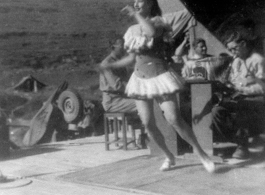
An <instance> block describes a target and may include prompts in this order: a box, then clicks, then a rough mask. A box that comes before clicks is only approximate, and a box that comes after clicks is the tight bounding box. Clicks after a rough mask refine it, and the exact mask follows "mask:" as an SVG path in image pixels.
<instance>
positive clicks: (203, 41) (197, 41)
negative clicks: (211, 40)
mask: <svg viewBox="0 0 265 195" xmlns="http://www.w3.org/2000/svg"><path fill="white" fill-rule="evenodd" d="M199 43H203V44H205V45H206V41H205V40H204V39H202V38H197V39H195V40H194V41H193V43H192V46H193V47H194V48H195V47H197V45H198V44H199Z"/></svg>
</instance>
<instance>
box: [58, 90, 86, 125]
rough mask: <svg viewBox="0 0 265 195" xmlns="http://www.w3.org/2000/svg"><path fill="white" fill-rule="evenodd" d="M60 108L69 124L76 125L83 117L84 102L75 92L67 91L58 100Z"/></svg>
mask: <svg viewBox="0 0 265 195" xmlns="http://www.w3.org/2000/svg"><path fill="white" fill-rule="evenodd" d="M58 107H59V108H60V110H61V111H62V112H63V115H64V119H65V121H66V122H67V123H76V122H79V120H80V119H81V118H82V116H83V101H82V98H81V96H80V95H79V93H77V92H76V91H75V90H72V89H71V90H69V89H68V90H66V91H64V92H62V93H61V94H60V96H59V98H58Z"/></svg>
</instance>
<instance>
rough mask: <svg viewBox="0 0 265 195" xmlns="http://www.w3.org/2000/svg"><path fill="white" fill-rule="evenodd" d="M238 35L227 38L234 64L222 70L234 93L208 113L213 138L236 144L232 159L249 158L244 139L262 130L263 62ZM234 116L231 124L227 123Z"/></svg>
mask: <svg viewBox="0 0 265 195" xmlns="http://www.w3.org/2000/svg"><path fill="white" fill-rule="evenodd" d="M244 35H245V33H243V32H241V31H234V32H232V33H231V34H230V36H228V37H227V39H226V42H225V45H226V46H227V48H228V50H229V51H230V52H231V53H232V54H233V57H234V60H233V62H232V63H231V65H230V66H226V67H227V69H226V71H224V72H225V74H226V76H225V80H226V82H230V83H229V86H230V87H232V88H233V89H234V90H235V91H236V92H237V93H236V94H237V95H234V96H233V97H232V98H230V99H229V100H228V101H221V102H220V103H219V104H218V105H216V106H215V107H214V108H213V109H212V114H213V124H212V129H213V131H214V134H215V137H217V138H219V139H220V138H224V139H226V140H229V141H232V142H235V143H237V144H238V147H237V149H236V151H235V152H234V154H233V156H232V157H234V158H239V159H244V158H248V157H249V151H248V138H249V136H255V135H258V134H259V133H261V131H263V128H264V122H263V121H264V119H263V117H264V116H265V115H264V114H265V113H264V110H265V106H264V89H265V85H264V82H263V79H264V70H265V69H264V66H265V61H264V58H263V57H262V56H261V55H260V54H258V53H257V52H255V51H254V47H253V45H252V44H251V43H252V40H250V39H249V38H248V37H245V36H244ZM233 113H234V118H235V120H234V121H235V122H234V124H233V123H231V116H232V114H233Z"/></svg>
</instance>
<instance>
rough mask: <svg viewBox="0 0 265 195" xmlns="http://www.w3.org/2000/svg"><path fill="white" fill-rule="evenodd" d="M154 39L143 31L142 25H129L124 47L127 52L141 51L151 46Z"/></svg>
mask: <svg viewBox="0 0 265 195" xmlns="http://www.w3.org/2000/svg"><path fill="white" fill-rule="evenodd" d="M153 41H154V39H153V38H152V37H148V36H146V35H145V34H144V32H142V31H141V29H140V25H134V26H131V27H129V29H128V30H127V32H126V33H125V35H124V48H125V49H126V51H127V52H139V51H140V50H143V49H147V48H151V47H152V46H153Z"/></svg>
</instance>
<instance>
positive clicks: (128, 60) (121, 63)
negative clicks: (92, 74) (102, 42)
mask: <svg viewBox="0 0 265 195" xmlns="http://www.w3.org/2000/svg"><path fill="white" fill-rule="evenodd" d="M134 62H135V53H129V54H128V55H127V56H125V57H124V58H122V59H120V60H118V61H115V62H108V61H103V62H102V63H101V64H100V69H103V70H104V69H108V68H121V67H125V66H129V65H131V64H134Z"/></svg>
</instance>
